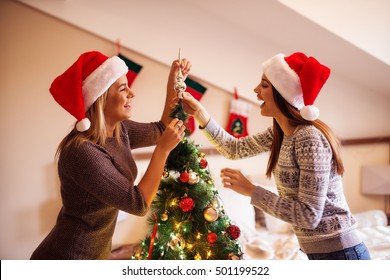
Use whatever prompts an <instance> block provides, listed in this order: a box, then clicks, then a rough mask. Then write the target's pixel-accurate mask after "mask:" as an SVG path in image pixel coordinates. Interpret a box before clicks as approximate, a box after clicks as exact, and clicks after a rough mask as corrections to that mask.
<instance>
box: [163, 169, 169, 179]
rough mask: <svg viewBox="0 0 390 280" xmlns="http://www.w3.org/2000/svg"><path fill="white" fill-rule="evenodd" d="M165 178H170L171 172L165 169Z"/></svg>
mask: <svg viewBox="0 0 390 280" xmlns="http://www.w3.org/2000/svg"><path fill="white" fill-rule="evenodd" d="M163 177H164V178H168V177H169V171H168V170H167V169H164V172H163Z"/></svg>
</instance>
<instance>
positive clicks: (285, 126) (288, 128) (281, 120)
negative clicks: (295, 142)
mask: <svg viewBox="0 0 390 280" xmlns="http://www.w3.org/2000/svg"><path fill="white" fill-rule="evenodd" d="M275 120H276V121H277V123H278V124H279V126H280V128H281V129H282V130H283V134H284V135H286V136H291V135H292V134H293V133H294V131H295V129H296V127H295V126H293V125H291V124H290V121H289V119H288V118H287V117H286V116H284V115H282V116H279V117H275Z"/></svg>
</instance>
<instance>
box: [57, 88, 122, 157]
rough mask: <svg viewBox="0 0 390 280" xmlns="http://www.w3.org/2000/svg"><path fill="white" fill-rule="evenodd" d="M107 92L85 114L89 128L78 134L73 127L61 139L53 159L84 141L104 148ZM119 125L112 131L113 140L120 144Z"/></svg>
mask: <svg viewBox="0 0 390 280" xmlns="http://www.w3.org/2000/svg"><path fill="white" fill-rule="evenodd" d="M107 95H108V90H107V91H106V92H105V93H103V94H102V95H101V96H99V97H98V99H96V101H95V102H94V103H93V104H92V106H91V107H90V108H89V109H88V111H87V112H86V115H87V118H88V119H89V120H90V121H91V127H90V128H89V129H88V130H87V131H84V132H79V131H77V129H76V124H75V125H74V127H73V129H72V131H71V132H69V134H68V135H66V136H65V137H64V139H62V141H61V143H60V144H59V145H58V148H57V151H56V154H55V157H56V158H58V157H59V155H60V153H61V151H63V150H64V149H67V148H69V147H71V146H75V147H78V146H80V145H81V143H83V142H85V141H90V142H92V143H94V144H98V145H102V146H104V145H105V143H106V140H107V130H106V120H105V117H104V108H105V106H106V100H107ZM120 135H121V125H120V123H118V124H117V126H116V127H115V129H114V138H115V139H116V141H117V142H118V143H121V138H120Z"/></svg>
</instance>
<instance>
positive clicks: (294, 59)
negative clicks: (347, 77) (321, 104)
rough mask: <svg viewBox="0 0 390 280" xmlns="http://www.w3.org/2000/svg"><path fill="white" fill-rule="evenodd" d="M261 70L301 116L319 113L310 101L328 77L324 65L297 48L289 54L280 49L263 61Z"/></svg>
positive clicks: (314, 116)
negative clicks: (281, 51) (279, 51)
mask: <svg viewBox="0 0 390 280" xmlns="http://www.w3.org/2000/svg"><path fill="white" fill-rule="evenodd" d="M263 73H264V74H265V75H266V76H267V78H268V80H269V81H270V82H271V83H272V85H273V86H274V87H275V88H276V89H277V90H278V92H279V93H280V94H281V95H282V96H283V98H284V99H285V100H286V101H287V102H288V103H290V104H291V105H292V106H294V107H295V108H297V109H298V110H299V111H300V114H301V116H302V118H304V119H306V120H309V121H313V120H316V119H317V118H318V117H319V115H320V111H319V110H318V108H317V107H315V106H314V101H315V100H316V98H317V96H318V94H319V93H320V90H321V88H322V86H323V85H324V84H325V82H326V80H327V79H328V78H329V75H330V69H329V68H328V67H327V66H325V65H322V64H321V63H319V62H318V61H317V60H316V59H315V58H314V57H311V56H310V57H308V56H306V55H305V54H304V53H301V52H296V53H293V54H291V55H290V56H285V55H284V54H281V53H280V54H277V55H275V56H273V57H271V58H270V59H269V60H267V61H266V62H264V63H263Z"/></svg>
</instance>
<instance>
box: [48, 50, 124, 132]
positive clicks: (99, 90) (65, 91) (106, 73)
mask: <svg viewBox="0 0 390 280" xmlns="http://www.w3.org/2000/svg"><path fill="white" fill-rule="evenodd" d="M127 71H128V68H127V66H126V64H125V62H124V61H123V60H121V59H120V58H119V57H117V56H113V57H108V56H106V55H104V54H102V53H100V52H98V51H90V52H86V53H83V54H82V55H80V57H79V58H78V59H77V60H76V62H75V63H73V65H72V66H70V67H69V68H68V69H67V70H66V71H65V72H64V73H63V74H61V75H60V76H58V77H57V78H55V79H54V81H53V83H52V84H51V86H50V93H51V94H52V96H53V98H54V99H55V100H56V101H57V103H58V104H60V105H61V106H62V107H63V108H64V109H65V110H66V111H68V112H69V113H70V114H71V115H73V116H74V117H75V118H76V119H77V124H76V129H77V130H78V131H80V132H83V131H86V130H88V129H89V127H90V126H91V122H90V120H89V119H88V118H87V117H86V114H85V112H86V111H88V109H89V108H90V107H91V106H92V104H93V103H94V102H95V101H96V99H97V98H98V97H99V96H101V95H102V94H103V93H104V92H105V91H106V90H107V89H108V88H109V87H110V86H111V85H112V84H113V83H114V82H115V81H116V80H117V79H118V78H120V77H121V76H122V75H124V74H126V73H127Z"/></svg>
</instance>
